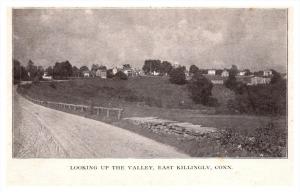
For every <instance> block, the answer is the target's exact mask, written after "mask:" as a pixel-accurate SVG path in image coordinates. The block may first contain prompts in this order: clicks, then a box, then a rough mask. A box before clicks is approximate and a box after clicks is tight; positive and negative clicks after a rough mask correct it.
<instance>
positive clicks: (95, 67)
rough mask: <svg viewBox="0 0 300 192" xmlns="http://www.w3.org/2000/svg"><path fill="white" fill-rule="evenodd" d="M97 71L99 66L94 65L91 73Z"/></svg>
mask: <svg viewBox="0 0 300 192" xmlns="http://www.w3.org/2000/svg"><path fill="white" fill-rule="evenodd" d="M97 69H99V65H98V64H93V65H92V67H91V71H92V72H96V71H97Z"/></svg>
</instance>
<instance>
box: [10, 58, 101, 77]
mask: <svg viewBox="0 0 300 192" xmlns="http://www.w3.org/2000/svg"><path fill="white" fill-rule="evenodd" d="M97 69H106V66H103V65H98V64H93V65H92V67H91V73H92V74H95V73H96V71H97ZM84 71H90V70H89V68H88V67H87V66H82V67H80V68H78V67H76V66H72V65H71V63H70V62H69V61H63V62H56V63H55V64H54V66H49V67H47V68H46V69H44V68H43V67H42V66H36V65H35V64H34V62H33V61H32V60H29V61H28V63H27V65H26V66H23V65H22V64H21V62H20V61H18V60H16V59H14V60H13V79H14V81H15V82H17V81H27V80H31V81H34V80H40V79H42V76H43V75H44V73H45V72H46V73H47V74H48V76H52V77H53V78H55V79H67V78H69V77H82V76H83V72H84Z"/></svg>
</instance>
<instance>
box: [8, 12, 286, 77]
mask: <svg viewBox="0 0 300 192" xmlns="http://www.w3.org/2000/svg"><path fill="white" fill-rule="evenodd" d="M13 45H14V50H13V51H14V54H13V55H14V58H15V59H18V60H20V61H21V63H22V64H23V65H26V64H27V62H28V60H29V59H31V60H32V61H33V62H34V63H35V64H36V65H42V66H45V67H46V66H49V65H54V63H55V62H57V61H65V60H69V61H70V62H71V64H72V65H76V66H78V67H80V66H82V65H87V66H91V65H92V64H94V63H96V64H103V65H106V66H108V67H112V66H121V65H122V64H125V63H129V64H131V65H132V66H134V67H138V68H141V67H142V65H143V63H144V60H145V59H161V60H168V61H170V62H171V63H173V64H180V65H186V66H187V67H189V66H190V65H191V64H195V65H197V66H198V67H200V68H224V67H227V68H230V66H231V65H233V64H235V65H237V66H238V68H239V69H246V68H249V69H251V70H260V69H268V68H274V69H277V70H280V71H284V70H285V67H286V64H287V11H286V10H282V9H281V10H280V9H75V10H74V9H73V10H71V9H24V10H21V9H17V10H14V11H13Z"/></svg>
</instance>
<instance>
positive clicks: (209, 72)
mask: <svg viewBox="0 0 300 192" xmlns="http://www.w3.org/2000/svg"><path fill="white" fill-rule="evenodd" d="M207 74H208V75H216V70H215V69H209V70H208V71H207Z"/></svg>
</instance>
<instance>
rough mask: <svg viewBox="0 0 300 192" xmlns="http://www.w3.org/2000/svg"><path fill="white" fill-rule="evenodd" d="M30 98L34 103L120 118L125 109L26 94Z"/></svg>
mask: <svg viewBox="0 0 300 192" xmlns="http://www.w3.org/2000/svg"><path fill="white" fill-rule="evenodd" d="M26 98H27V99H28V100H30V101H31V102H33V103H36V104H39V105H45V106H49V107H57V108H61V109H69V110H74V111H81V112H87V111H90V112H92V113H93V114H94V112H95V114H97V116H100V115H103V114H104V115H105V116H106V117H112V116H116V117H117V119H118V120H120V119H121V116H122V113H123V109H120V108H109V107H98V106H92V105H91V106H87V105H75V104H70V103H58V102H52V101H41V100H36V99H32V98H30V97H28V96H26Z"/></svg>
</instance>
